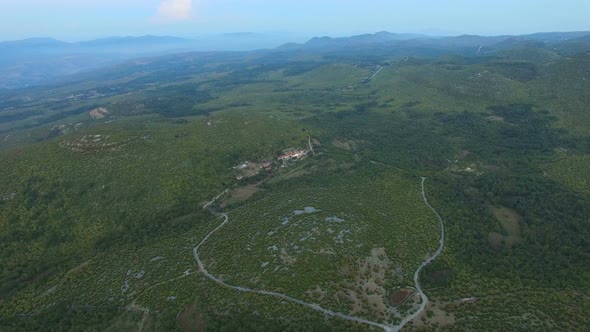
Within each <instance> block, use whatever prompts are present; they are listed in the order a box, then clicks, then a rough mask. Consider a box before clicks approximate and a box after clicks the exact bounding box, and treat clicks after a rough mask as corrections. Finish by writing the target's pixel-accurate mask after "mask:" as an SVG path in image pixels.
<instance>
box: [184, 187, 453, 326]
mask: <svg viewBox="0 0 590 332" xmlns="http://www.w3.org/2000/svg"><path fill="white" fill-rule="evenodd" d="M421 179H422V198H423V199H424V203H426V205H427V206H428V207H429V208H430V209H431V210H432V211H433V212H434V214H435V215H436V217H437V218H438V220H439V221H440V225H441V239H440V242H439V243H440V244H439V247H438V249H437V250H436V252H435V253H434V254H433V255H432V256H430V257H428V258H427V259H426V260H425V261H424V262H422V264H420V266H419V267H418V269H417V270H416V272H415V273H414V283H415V284H416V290H417V292H418V294H419V295H420V297H421V299H422V303H421V304H420V308H419V309H418V310H417V311H416V312H414V313H412V314H410V315H408V316H406V317H405V318H404V319H403V320H402V321H401V322H400V323H399V324H398V325H393V326H390V325H385V324H382V323H378V322H374V321H370V320H368V319H364V318H360V317H356V316H351V315H346V314H343V313H341V312H336V311H332V310H329V309H326V308H322V307H321V306H319V305H317V304H314V303H308V302H305V301H302V300H299V299H296V298H294V297H291V296H289V295H286V294H282V293H277V292H271V291H266V290H256V289H251V288H247V287H241V286H234V285H230V284H228V283H226V282H224V281H223V280H221V279H219V278H217V277H215V276H214V275H212V274H211V273H209V271H207V269H206V268H205V265H204V264H203V262H202V261H201V258H200V257H199V248H201V246H202V245H203V244H204V243H205V242H207V240H208V239H209V238H210V237H211V235H213V234H214V233H215V232H217V231H218V230H219V229H221V228H222V227H223V226H225V225H226V224H227V223H228V222H229V217H228V216H227V213H221V214H218V215H219V216H223V218H224V220H223V222H222V223H221V224H220V225H219V226H217V227H216V228H215V229H213V230H212V231H211V232H209V233H208V234H207V236H205V238H203V240H201V242H199V244H197V246H196V247H195V248H194V249H193V255H194V258H195V261H196V262H197V265H198V266H199V270H200V271H201V272H202V273H203V274H204V275H205V276H206V277H207V278H209V279H211V280H212V281H214V282H216V283H217V284H219V285H221V286H223V287H227V288H231V289H235V290H237V291H239V292H245V293H255V294H260V295H268V296H274V297H278V298H281V299H283V300H286V301H289V302H293V303H297V304H299V305H302V306H305V307H307V308H310V309H312V310H315V311H318V312H321V313H324V314H326V315H329V316H332V317H338V318H341V319H345V320H348V321H352V322H357V323H362V324H367V325H370V326H374V327H378V328H382V329H383V330H384V331H386V332H397V331H399V330H401V329H402V328H403V327H404V325H406V324H407V323H408V322H410V321H412V320H413V319H415V318H416V317H417V316H418V315H419V314H420V313H422V311H424V309H425V308H426V304H427V303H428V297H426V294H424V292H423V291H422V287H421V286H420V272H421V271H422V269H423V268H424V267H425V266H426V265H428V264H430V262H432V261H433V260H434V259H436V257H438V256H439V255H440V254H441V253H442V250H443V247H444V242H445V241H444V238H445V236H444V234H445V229H444V223H443V220H442V218H441V217H440V215H439V214H438V212H437V211H436V210H435V209H434V208H433V207H432V206H431V205H430V203H428V199H427V198H426V193H425V191H424V182H425V181H426V178H425V177H422V178H421Z"/></svg>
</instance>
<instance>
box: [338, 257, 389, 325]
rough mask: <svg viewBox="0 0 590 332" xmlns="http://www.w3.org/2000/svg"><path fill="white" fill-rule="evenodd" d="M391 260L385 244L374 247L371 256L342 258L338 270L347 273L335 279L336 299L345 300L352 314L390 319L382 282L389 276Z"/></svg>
mask: <svg viewBox="0 0 590 332" xmlns="http://www.w3.org/2000/svg"><path fill="white" fill-rule="evenodd" d="M391 271H392V262H391V260H389V258H388V257H387V254H386V253H385V249H384V248H375V249H373V250H372V251H371V256H369V257H366V258H359V259H356V260H345V261H344V262H343V264H342V265H341V267H340V273H341V274H342V275H343V276H344V277H346V280H345V281H342V282H340V283H338V286H339V287H340V290H339V291H338V292H336V294H335V295H334V297H335V298H336V301H338V302H340V303H342V302H345V303H348V304H349V305H350V308H351V312H352V314H354V315H357V314H363V315H368V316H370V317H373V318H377V319H379V320H383V321H387V320H389V317H390V314H391V310H390V308H389V307H388V305H387V291H386V289H385V284H386V282H387V281H388V277H390V276H391Z"/></svg>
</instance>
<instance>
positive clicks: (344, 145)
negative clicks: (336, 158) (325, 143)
mask: <svg viewBox="0 0 590 332" xmlns="http://www.w3.org/2000/svg"><path fill="white" fill-rule="evenodd" d="M332 145H334V146H335V147H337V148H339V149H344V150H346V151H354V150H356V149H357V147H358V146H357V144H356V142H355V141H351V140H338V139H334V140H333V141H332Z"/></svg>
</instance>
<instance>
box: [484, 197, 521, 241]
mask: <svg viewBox="0 0 590 332" xmlns="http://www.w3.org/2000/svg"><path fill="white" fill-rule="evenodd" d="M488 207H489V209H490V210H491V212H492V214H493V215H494V217H496V220H498V222H499V223H500V225H501V226H502V230H503V233H504V234H500V233H498V232H493V233H490V234H489V236H488V241H489V242H490V245H491V246H492V247H493V248H494V249H500V248H502V247H506V248H512V246H513V245H515V244H517V243H518V242H520V239H521V237H520V233H521V232H520V221H521V220H522V216H521V215H520V214H518V212H516V211H515V210H513V209H509V208H507V207H503V206H500V207H498V206H491V205H490V206H488Z"/></svg>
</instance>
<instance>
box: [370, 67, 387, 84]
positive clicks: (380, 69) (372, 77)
mask: <svg viewBox="0 0 590 332" xmlns="http://www.w3.org/2000/svg"><path fill="white" fill-rule="evenodd" d="M383 68H385V67H380V68H379V69H378V70H377V71H376V72H375V73H374V74H373V76H371V77H369V81H370V80H372V79H374V78H375V76H377V74H379V72H380V71H382V70H383Z"/></svg>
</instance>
